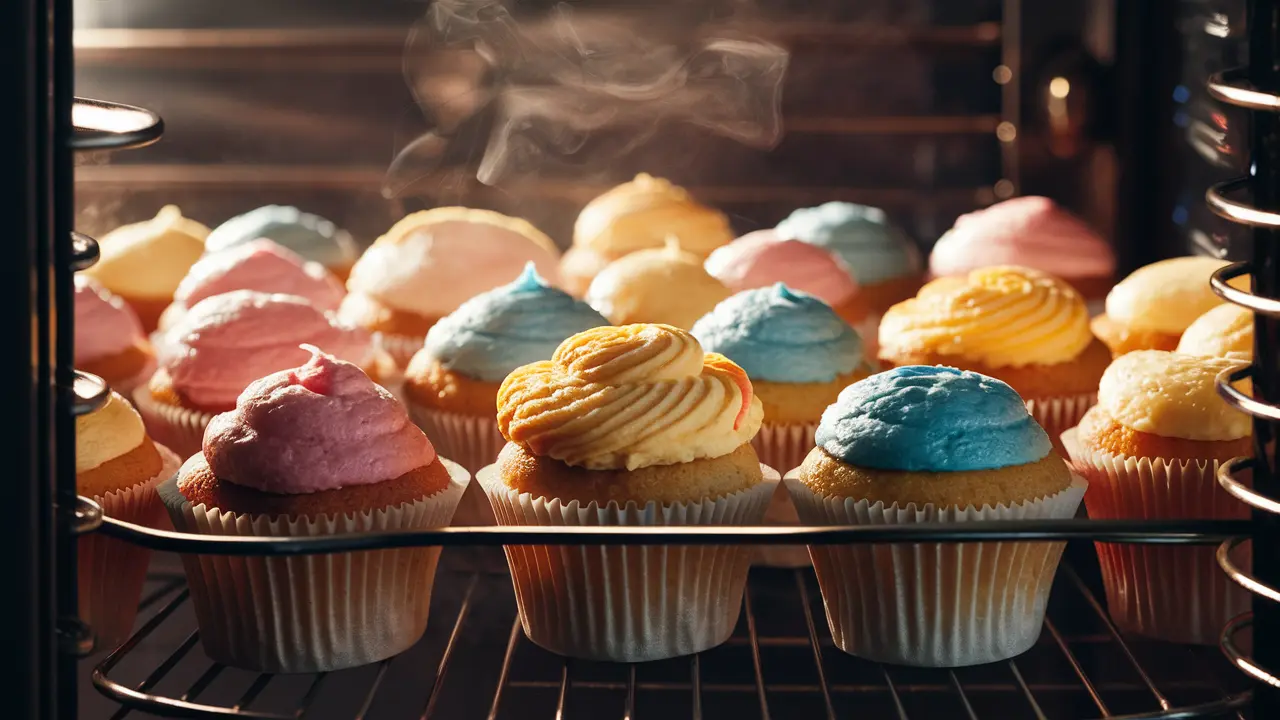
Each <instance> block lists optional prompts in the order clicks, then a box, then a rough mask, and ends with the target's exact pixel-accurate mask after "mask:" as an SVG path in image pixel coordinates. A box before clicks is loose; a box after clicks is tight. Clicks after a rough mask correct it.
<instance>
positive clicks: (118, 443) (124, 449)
mask: <svg viewBox="0 0 1280 720" xmlns="http://www.w3.org/2000/svg"><path fill="white" fill-rule="evenodd" d="M146 439H147V433H146V430H145V429H144V428H143V426H142V416H140V415H138V411H137V410H134V409H133V406H132V405H130V404H129V401H128V400H125V399H124V398H123V397H121V396H120V393H117V392H114V391H113V392H112V393H111V396H110V397H108V398H107V402H106V404H104V405H103V406H102V407H100V408H98V409H97V410H94V411H93V412H91V413H85V414H84V415H80V416H79V417H77V418H76V473H82V472H85V471H87V470H92V469H94V468H96V467H98V466H99V465H102V464H104V463H107V462H110V461H111V460H115V459H116V458H118V457H121V456H123V455H126V454H128V453H129V452H131V451H133V450H134V449H135V448H137V447H138V446H139V445H141V444H142V443H143V442H144V441H145V440H146Z"/></svg>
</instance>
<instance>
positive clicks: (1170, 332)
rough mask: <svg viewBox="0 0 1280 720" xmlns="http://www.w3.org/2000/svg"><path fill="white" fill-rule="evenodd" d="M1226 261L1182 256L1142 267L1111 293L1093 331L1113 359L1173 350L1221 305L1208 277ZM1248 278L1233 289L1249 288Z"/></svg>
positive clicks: (1095, 321)
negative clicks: (1194, 323) (1200, 319)
mask: <svg viewBox="0 0 1280 720" xmlns="http://www.w3.org/2000/svg"><path fill="white" fill-rule="evenodd" d="M1226 264H1227V262H1226V261H1225V260H1217V259H1215V258H1208V257H1180V258H1173V259H1171V260H1161V261H1160V262H1156V263H1152V264H1150V265H1147V266H1146V267H1141V268H1138V269H1137V270H1135V271H1134V272H1133V273H1131V274H1130V275H1129V276H1128V277H1126V278H1125V279H1124V280H1121V281H1120V283H1119V284H1117V285H1116V286H1115V287H1114V288H1112V289H1111V292H1110V293H1108V294H1107V311H1106V312H1105V313H1104V314H1102V315H1099V316H1098V317H1096V318H1094V319H1093V332H1094V334H1095V335H1097V336H1098V338H1099V339H1101V340H1102V342H1104V343H1106V344H1107V347H1109V348H1111V353H1112V354H1113V355H1115V356H1117V357H1118V356H1120V355H1123V354H1125V353H1127V352H1132V351H1134V350H1173V349H1174V348H1176V347H1178V338H1180V337H1182V333H1183V331H1184V330H1186V329H1187V326H1189V325H1190V324H1191V323H1192V321H1194V320H1195V319H1196V318H1198V317H1200V316H1201V315H1203V314H1204V313H1205V312H1207V311H1208V310H1210V309H1212V308H1214V307H1216V306H1218V305H1221V304H1222V302H1223V301H1222V298H1220V297H1218V296H1217V295H1215V294H1214V292H1213V289H1212V288H1210V287H1209V277H1210V276H1211V275H1213V273H1214V272H1216V271H1217V270H1219V269H1220V268H1222V267H1223V266H1225V265H1226ZM1247 282H1248V279H1247V278H1239V279H1237V280H1233V281H1232V283H1231V284H1232V285H1233V286H1236V287H1239V288H1241V289H1246V290H1247V289H1248V285H1247V284H1245V283H1247Z"/></svg>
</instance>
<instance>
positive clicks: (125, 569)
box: [76, 392, 181, 651]
mask: <svg viewBox="0 0 1280 720" xmlns="http://www.w3.org/2000/svg"><path fill="white" fill-rule="evenodd" d="M180 464H181V461H180V460H179V459H178V457H177V456H176V455H174V454H173V453H172V452H170V451H169V449H168V448H166V447H164V446H163V445H160V444H158V443H155V442H152V440H151V438H149V437H147V433H146V431H145V430H144V429H143V427H142V418H140V417H138V413H137V411H136V410H134V409H133V407H132V406H130V405H129V403H128V401H127V400H125V399H124V397H122V396H121V395H120V394H119V393H114V392H113V393H111V396H110V397H109V398H108V399H107V402H106V404H105V405H103V406H102V407H100V408H98V409H97V410H95V411H93V412H91V413H88V414H86V415H81V416H79V417H77V418H76V493H78V494H80V495H83V496H85V497H87V498H90V499H91V500H93V501H94V502H96V503H98V505H99V506H101V507H102V512H103V514H104V515H106V516H107V517H111V518H115V519H117V520H121V521H124V522H128V523H133V524H135V525H145V526H148V527H157V526H158V525H159V524H160V521H161V520H162V519H163V517H164V508H163V507H162V506H161V505H160V500H159V498H158V496H157V495H156V485H157V484H158V483H159V482H161V481H162V480H164V479H166V478H168V477H170V476H171V475H173V473H174V472H176V471H177V470H178V466H179V465H180ZM76 542H77V550H76V553H77V555H78V560H77V562H78V566H79V588H78V590H79V596H80V619H82V620H84V622H85V623H87V624H88V625H89V627H91V628H92V629H93V633H94V638H95V643H94V644H95V647H96V648H97V649H98V650H101V651H105V650H114V649H115V648H116V646H117V645H119V644H120V643H122V642H124V640H125V638H127V637H129V634H130V633H131V632H132V631H133V621H134V619H135V618H136V617H137V614H138V600H139V599H140V598H141V596H142V585H143V583H144V582H145V581H146V577H147V562H148V560H150V558H151V551H150V550H148V549H146V548H144V547H141V546H139V545H134V544H133V543H129V542H125V541H124V540H117V539H115V538H109V537H106V536H105V535H103V534H102V533H90V534H88V535H82V536H80V539H79V540H77V541H76Z"/></svg>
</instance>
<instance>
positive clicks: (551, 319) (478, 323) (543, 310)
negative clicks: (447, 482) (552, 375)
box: [405, 264, 609, 524]
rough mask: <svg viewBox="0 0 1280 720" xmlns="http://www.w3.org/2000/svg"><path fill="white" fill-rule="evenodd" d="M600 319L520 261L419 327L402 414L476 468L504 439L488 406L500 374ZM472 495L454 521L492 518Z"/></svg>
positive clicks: (544, 355)
mask: <svg viewBox="0 0 1280 720" xmlns="http://www.w3.org/2000/svg"><path fill="white" fill-rule="evenodd" d="M608 324H609V321H608V320H605V319H604V318H603V317H602V316H601V315H600V313H597V312H596V311H595V310H592V309H591V307H590V306H588V305H587V304H586V303H584V302H582V301H581V300H575V299H574V298H573V297H571V296H570V295H569V294H568V293H565V292H563V291H561V290H557V289H555V288H553V287H551V286H549V285H547V283H546V281H545V280H543V279H542V278H540V277H538V274H537V273H536V272H535V271H534V268H533V265H532V264H530V265H527V266H525V270H524V272H523V273H521V275H520V277H519V278H517V279H516V281H515V282H513V283H511V284H509V285H503V286H502V287H499V288H496V289H494V290H490V291H489V292H486V293H481V294H480V295H477V296H475V297H474V298H472V299H470V300H468V301H467V302H465V303H463V304H462V307H460V308H458V309H457V310H455V311H454V312H453V313H452V314H450V315H449V316H447V317H445V318H444V319H443V320H441V321H440V322H438V323H436V324H435V326H434V327H432V328H431V331H430V332H428V333H427V342H426V346H425V347H423V349H422V350H419V351H418V354H417V355H414V356H413V360H412V361H411V362H410V363H409V367H408V369H407V370H406V372H405V398H406V400H407V404H408V407H409V415H410V416H411V417H412V418H413V420H414V422H416V423H417V424H418V426H419V427H421V428H422V429H423V430H424V431H426V433H427V435H429V436H430V437H432V438H435V442H436V445H437V446H438V447H439V448H440V451H441V452H443V453H444V454H446V455H448V456H449V457H451V458H453V459H454V460H455V461H456V462H458V463H460V464H462V466H463V467H465V468H467V469H468V470H471V471H472V472H474V471H476V470H479V469H480V468H482V467H484V466H485V465H489V464H491V463H492V462H493V461H494V460H496V459H497V457H498V452H499V451H500V450H501V449H502V446H503V445H505V444H506V442H507V441H506V439H504V438H503V437H502V434H501V433H499V432H498V421H497V416H496V411H495V409H494V408H495V406H496V404H497V400H498V388H499V386H500V385H501V383H502V381H503V380H504V379H505V378H506V377H507V375H508V374H510V373H511V371H513V370H515V369H516V368H518V367H520V366H522V365H528V364H529V363H532V362H537V361H539V360H549V359H551V355H552V353H554V352H555V350H556V347H558V346H559V345H560V343H561V342H562V341H564V340H565V339H566V338H568V337H569V336H570V335H574V334H576V333H579V332H582V331H583V330H589V329H591V328H593V327H599V326H601V325H608ZM476 492H477V493H478V492H479V491H476ZM472 499H474V500H475V501H476V502H475V503H474V507H473V503H472V502H466V501H464V506H463V509H462V511H460V512H459V522H460V523H461V522H463V521H466V522H467V524H470V523H473V522H480V521H485V522H486V524H492V521H493V513H492V511H490V510H489V505H488V502H487V501H485V500H484V498H483V496H482V495H479V494H473V495H468V500H472ZM473 510H482V511H483V512H473Z"/></svg>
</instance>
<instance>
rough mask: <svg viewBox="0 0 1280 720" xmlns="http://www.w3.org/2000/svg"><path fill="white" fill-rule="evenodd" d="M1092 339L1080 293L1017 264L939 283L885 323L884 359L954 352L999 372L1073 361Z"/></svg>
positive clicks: (902, 305)
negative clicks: (999, 370)
mask: <svg viewBox="0 0 1280 720" xmlns="http://www.w3.org/2000/svg"><path fill="white" fill-rule="evenodd" d="M1091 342H1093V334H1092V332H1090V330H1089V311H1088V308H1087V307H1086V306H1085V302H1084V299H1083V298H1081V297H1080V294H1079V293H1077V292H1076V291H1075V290H1074V289H1072V287H1071V286H1070V285H1067V284H1066V283H1065V282H1063V281H1061V280H1059V279H1057V278H1055V277H1053V276H1051V275H1046V274H1045V273H1042V272H1039V271H1037V270H1031V269H1029V268H1021V267H1013V266H1006V267H991V268H982V269H980V270H974V271H973V272H971V273H969V275H968V276H967V277H964V278H939V279H937V280H934V281H933V282H930V283H928V284H927V285H925V286H924V287H923V288H921V289H920V294H919V295H917V296H916V297H914V298H912V299H910V300H906V301H904V302H901V303H898V304H897V305H894V306H893V307H891V308H889V311H888V312H886V313H885V315H884V317H883V318H882V319H881V321H880V347H881V354H882V356H893V355H910V354H913V353H933V354H938V355H953V356H957V357H963V358H965V359H968V360H973V361H976V362H981V363H985V364H986V365H987V366H989V367H993V368H994V367H1007V366H1014V367H1018V366H1023V365H1031V364H1043V365H1053V364H1057V363H1061V362H1066V361H1069V360H1072V359H1074V358H1075V357H1077V356H1078V355H1079V354H1080V353H1081V352H1083V351H1084V349H1085V348H1086V347H1088V346H1089V343H1091Z"/></svg>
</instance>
